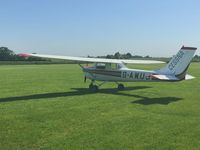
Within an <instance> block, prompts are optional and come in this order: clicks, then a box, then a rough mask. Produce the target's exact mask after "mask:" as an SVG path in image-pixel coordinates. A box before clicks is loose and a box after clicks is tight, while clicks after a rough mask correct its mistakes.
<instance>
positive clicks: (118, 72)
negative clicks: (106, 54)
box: [18, 46, 197, 92]
mask: <svg viewBox="0 0 200 150" xmlns="http://www.w3.org/2000/svg"><path fill="white" fill-rule="evenodd" d="M196 50H197V48H195V47H184V46H183V47H182V48H181V49H180V50H179V51H178V53H177V54H176V55H175V56H173V57H172V59H171V60H170V61H169V63H168V64H167V65H166V66H165V67H163V68H161V69H158V70H139V69H129V68H128V67H127V66H126V65H125V64H157V63H164V62H162V61H154V60H127V59H103V58H86V57H71V56H56V55H42V54H27V53H21V54H18V56H22V57H42V58H51V59H52V58H53V59H62V60H72V61H76V62H78V63H79V65H80V66H81V68H82V70H83V72H84V74H85V81H86V79H90V80H91V83H90V85H89V89H90V90H92V91H94V92H95V91H98V88H99V86H101V85H103V84H104V83H106V82H115V83H116V84H117V85H118V89H119V90H123V89H124V85H123V84H122V83H121V82H132V81H134V82H135V81H143V82H146V81H151V82H152V81H156V82H157V81H165V82H166V81H168V82H176V81H182V80H189V79H193V78H194V77H193V76H191V75H188V74H186V72H187V69H188V67H189V65H190V63H191V60H192V58H193V56H194V53H195V51H196ZM83 62H85V63H94V65H93V66H91V67H89V66H82V65H81V63H83ZM95 81H101V82H102V83H101V84H99V85H97V84H95Z"/></svg>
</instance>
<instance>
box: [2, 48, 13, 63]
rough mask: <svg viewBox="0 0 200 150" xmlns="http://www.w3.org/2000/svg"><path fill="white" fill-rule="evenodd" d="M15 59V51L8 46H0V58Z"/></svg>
mask: <svg viewBox="0 0 200 150" xmlns="http://www.w3.org/2000/svg"><path fill="white" fill-rule="evenodd" d="M13 59H15V53H14V52H13V51H12V50H10V49H8V48H7V47H0V60H3V61H5V60H13Z"/></svg>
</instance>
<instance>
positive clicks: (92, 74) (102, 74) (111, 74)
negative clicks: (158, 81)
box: [83, 68, 156, 82]
mask: <svg viewBox="0 0 200 150" xmlns="http://www.w3.org/2000/svg"><path fill="white" fill-rule="evenodd" d="M83 71H84V73H85V76H86V78H89V79H91V80H97V81H112V82H113V81H114V82H117V81H123V82H131V81H155V79H154V78H153V77H152V75H153V74H156V72H155V71H148V70H138V69H128V68H126V69H125V68H123V69H119V70H105V69H102V70H100V69H95V68H84V70H83Z"/></svg>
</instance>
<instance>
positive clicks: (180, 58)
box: [158, 46, 197, 79]
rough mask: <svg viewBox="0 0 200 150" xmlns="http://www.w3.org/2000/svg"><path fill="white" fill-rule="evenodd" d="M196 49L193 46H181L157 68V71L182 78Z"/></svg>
mask: <svg viewBox="0 0 200 150" xmlns="http://www.w3.org/2000/svg"><path fill="white" fill-rule="evenodd" d="M196 50H197V48H195V47H184V46H183V47H182V48H181V49H180V50H179V52H178V53H177V54H176V55H175V56H173V57H172V59H171V60H170V62H169V63H168V64H167V65H166V66H165V67H164V68H161V69H160V70H158V72H159V73H161V74H168V75H175V76H176V77H177V78H179V79H184V78H185V75H186V71H187V69H188V67H189V65H190V62H191V60H192V58H193V56H194V53H195V51H196Z"/></svg>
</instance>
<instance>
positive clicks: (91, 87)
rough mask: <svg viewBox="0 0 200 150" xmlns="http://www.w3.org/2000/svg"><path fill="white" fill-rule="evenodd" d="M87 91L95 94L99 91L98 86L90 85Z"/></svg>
mask: <svg viewBox="0 0 200 150" xmlns="http://www.w3.org/2000/svg"><path fill="white" fill-rule="evenodd" d="M89 89H90V90H91V91H92V92H97V91H98V90H99V88H98V86H97V85H90V86H89Z"/></svg>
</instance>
